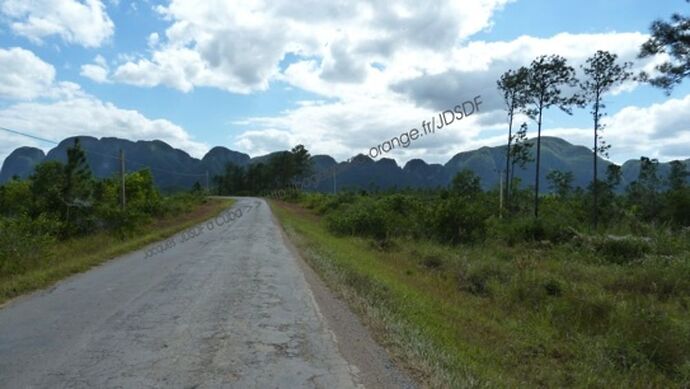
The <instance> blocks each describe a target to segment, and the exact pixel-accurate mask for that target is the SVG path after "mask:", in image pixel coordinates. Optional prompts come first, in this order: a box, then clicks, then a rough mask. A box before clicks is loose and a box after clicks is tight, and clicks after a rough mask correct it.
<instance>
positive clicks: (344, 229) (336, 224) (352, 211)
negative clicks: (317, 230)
mask: <svg viewBox="0 0 690 389" xmlns="http://www.w3.org/2000/svg"><path fill="white" fill-rule="evenodd" d="M392 216H393V215H390V214H389V213H388V212H386V210H385V209H383V208H382V207H380V206H379V205H378V204H377V202H376V201H374V200H372V199H371V198H362V199H360V200H359V201H357V202H356V203H354V204H349V205H348V206H346V207H342V208H338V209H336V210H334V211H331V212H330V213H328V214H327V215H326V216H325V221H326V227H327V228H328V229H329V230H330V231H331V232H333V233H336V234H341V235H343V234H344V235H357V236H363V237H369V238H374V239H376V240H377V241H385V240H387V239H388V238H389V237H390V235H391V230H392V220H391V218H392Z"/></svg>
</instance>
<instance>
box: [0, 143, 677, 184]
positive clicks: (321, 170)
mask: <svg viewBox="0 0 690 389" xmlns="http://www.w3.org/2000/svg"><path fill="white" fill-rule="evenodd" d="M74 138H76V137H70V138H66V139H64V140H62V141H61V142H60V143H59V144H58V145H57V146H56V147H54V148H53V149H51V150H49V151H48V153H47V154H44V153H43V151H42V150H40V149H38V148H34V147H19V148H17V149H15V150H14V151H13V152H12V153H10V155H9V156H8V157H7V158H6V159H5V161H4V162H3V164H2V168H1V169H0V183H4V182H6V181H8V180H10V179H11V178H12V177H13V176H15V175H16V176H19V177H20V178H26V177H28V176H29V175H30V174H31V173H32V171H33V169H34V167H35V166H36V165H37V164H38V163H41V162H43V161H50V160H57V161H61V162H64V161H65V160H66V150H67V148H68V147H70V146H71V145H72V144H73V142H74ZM78 138H79V140H80V142H81V144H82V147H83V148H84V149H85V150H86V155H87V161H88V163H89V166H90V167H91V170H92V172H93V173H94V175H95V176H96V177H99V178H103V177H110V176H112V175H113V174H116V173H118V172H119V168H120V165H119V150H120V149H122V150H123V151H124V153H125V161H126V166H125V168H126V170H127V171H134V170H138V169H141V168H143V167H149V168H151V171H152V173H153V176H154V180H155V182H156V185H158V186H159V187H160V188H161V189H167V190H176V189H185V188H190V187H191V186H192V185H194V184H195V183H196V182H199V183H200V184H202V185H204V184H205V183H206V182H205V181H206V178H207V172H208V176H209V177H213V176H214V175H218V174H221V173H222V171H223V169H224V167H225V165H226V164H227V163H233V164H235V165H238V166H247V165H249V164H254V163H262V162H263V163H266V162H267V161H268V160H269V159H270V157H271V156H272V155H274V154H276V153H279V152H281V151H276V152H272V153H269V154H266V155H260V156H256V157H251V156H249V155H248V154H245V153H242V152H238V151H234V150H231V149H228V148H226V147H223V146H216V147H213V148H212V149H211V150H209V151H208V152H207V153H206V154H205V155H204V156H203V157H202V158H201V159H198V158H195V157H192V156H190V155H189V154H188V153H187V152H185V151H184V150H181V149H177V148H174V147H172V146H171V145H169V144H167V143H165V142H163V141H161V140H151V141H142V140H139V141H131V140H128V139H121V138H115V137H103V138H100V139H98V138H95V137H91V136H78ZM505 148H506V146H505V145H502V146H492V147H490V146H482V147H480V148H478V149H475V150H466V151H461V152H459V153H457V154H455V155H454V156H453V157H452V158H450V159H449V160H448V161H447V162H446V163H445V164H438V163H432V164H429V163H427V162H426V161H424V160H423V159H420V158H416V159H412V160H409V161H408V162H407V163H405V165H404V166H400V165H398V163H397V161H395V160H394V159H392V158H381V159H378V160H372V159H371V158H369V157H368V156H364V155H359V156H356V157H355V158H365V159H367V160H368V161H367V162H366V163H352V162H347V161H345V162H337V161H336V160H335V159H334V158H333V157H331V156H329V155H323V154H322V155H314V156H312V158H311V161H312V163H313V171H314V173H315V174H317V175H318V176H319V177H324V179H323V180H322V181H321V182H318V183H317V185H316V187H315V188H314V189H315V190H319V191H332V190H333V182H332V181H333V179H332V178H331V176H332V174H329V173H328V172H329V171H330V170H332V169H333V167H334V166H339V169H338V170H337V174H336V185H337V188H358V189H392V188H404V187H413V188H434V187H443V186H447V185H448V184H449V183H450V182H451V180H452V178H453V177H454V176H455V174H457V172H459V171H460V170H463V169H469V170H472V171H473V172H474V173H475V174H477V175H478V176H479V177H480V178H481V181H482V186H483V187H484V188H485V189H488V188H491V187H494V186H495V185H497V184H498V178H499V175H500V174H501V172H502V171H503V169H504V168H505ZM684 162H685V164H686V165H687V166H689V167H690V159H687V160H685V161H684ZM541 163H542V167H543V168H542V169H541V172H540V179H541V180H542V182H544V185H543V187H544V190H545V191H548V184H547V181H546V175H547V174H548V173H549V171H551V170H554V169H556V170H561V171H572V172H573V175H574V182H573V185H574V186H575V187H586V186H587V185H588V184H589V183H590V182H591V173H592V172H591V163H592V153H591V151H590V149H588V148H587V147H586V146H581V145H574V144H571V143H569V142H568V141H566V140H564V139H561V138H557V137H548V136H544V137H542V161H541ZM611 163H612V162H610V161H607V160H605V159H602V158H599V174H600V177H604V174H605V172H606V168H607V166H608V165H610V164H611ZM621 166H622V171H623V182H622V183H621V187H624V186H625V185H627V184H629V183H630V182H631V181H633V180H634V179H636V177H637V172H638V171H639V160H629V161H626V162H625V163H623V164H622V165H621ZM668 171H669V166H668V163H660V164H659V173H660V175H661V176H664V175H666V174H668ZM515 177H516V178H519V179H520V180H521V181H522V182H523V183H524V184H525V185H526V184H529V183H530V182H532V181H533V180H534V163H533V162H532V163H529V164H527V165H526V166H525V168H524V169H520V168H516V171H515Z"/></svg>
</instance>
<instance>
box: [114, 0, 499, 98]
mask: <svg viewBox="0 0 690 389" xmlns="http://www.w3.org/2000/svg"><path fill="white" fill-rule="evenodd" d="M509 1H510V0H482V1H477V2H472V4H460V3H459V2H456V1H451V0H445V1H441V2H437V3H435V4H433V5H429V4H419V3H417V2H414V1H411V0H410V1H402V2H396V3H395V4H392V3H391V2H384V1H376V2H369V1H355V2H353V3H351V4H348V5H347V6H345V5H342V4H334V3H331V2H322V1H307V2H292V1H270V2H269V1H261V0H257V1H249V2H237V3H234V2H222V1H206V2H203V3H199V2H197V1H191V0H172V1H171V2H170V4H168V5H167V6H163V5H160V6H157V7H156V9H157V10H158V12H159V13H160V14H161V15H162V16H163V17H164V18H165V19H167V20H169V21H171V25H170V27H169V28H168V29H167V30H166V32H165V39H162V38H161V41H160V47H159V48H158V49H157V50H156V51H154V53H153V54H152V55H151V57H150V58H145V59H141V60H138V61H130V62H127V63H124V64H122V65H121V66H120V67H119V68H118V69H116V71H115V77H116V79H117V80H118V81H121V82H125V83H130V84H134V85H140V86H153V85H161V84H162V85H167V86H170V87H173V88H177V89H180V90H182V91H185V92H187V91H190V90H191V89H193V88H194V87H196V86H211V87H217V88H221V89H225V90H228V91H232V92H237V93H249V92H252V91H256V90H265V89H267V88H268V86H269V83H270V81H271V80H274V79H276V78H280V77H281V74H280V65H281V63H282V61H284V60H285V59H286V58H287V56H288V54H291V55H293V56H294V57H295V58H299V60H305V59H307V60H308V59H309V58H316V59H317V60H318V62H319V63H318V67H319V74H320V75H321V76H322V77H323V78H324V79H326V80H329V81H331V82H345V83H348V82H361V81H363V80H364V79H365V76H366V75H367V69H368V68H369V66H370V64H371V62H373V61H376V60H385V59H386V58H390V57H391V56H393V55H395V54H396V53H399V52H404V51H409V50H415V49H424V50H436V51H438V50H445V49H446V48H448V47H453V46H454V45H456V44H457V43H458V42H460V41H462V40H463V39H465V38H467V37H469V36H470V35H472V34H474V33H476V32H478V31H481V30H482V29H484V28H487V27H488V26H490V18H491V15H492V14H493V13H494V12H495V11H496V10H497V9H500V8H501V7H502V6H503V5H504V4H506V3H507V2H509ZM151 73H154V75H152V74H151Z"/></svg>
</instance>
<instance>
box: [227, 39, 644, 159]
mask: <svg viewBox="0 0 690 389" xmlns="http://www.w3.org/2000/svg"><path fill="white" fill-rule="evenodd" d="M645 39H646V36H645V35H644V34H640V33H605V34H565V33H564V34H558V35H555V36H553V37H550V38H533V37H527V36H523V37H519V38H517V39H515V40H512V41H497V42H482V41H479V42H470V43H468V44H466V45H459V46H457V47H455V48H453V49H449V50H446V51H442V52H428V53H426V54H425V55H420V56H413V55H411V53H407V52H399V53H397V54H395V55H394V56H393V58H391V59H387V60H385V61H384V63H385V66H383V67H371V68H369V69H368V70H367V78H366V81H365V82H361V83H357V82H355V83H342V82H338V83H335V82H331V81H330V80H325V79H324V77H323V74H322V71H323V67H322V66H321V65H320V64H319V63H318V61H315V60H308V61H299V62H296V63H293V64H291V65H290V66H288V67H287V68H286V69H285V71H284V72H283V74H282V80H284V81H285V82H288V83H290V84H292V85H294V86H296V87H299V88H301V89H305V90H309V91H311V92H314V93H317V94H320V95H323V96H328V97H330V98H331V99H330V100H329V101H328V102H325V103H322V104H318V105H315V106H303V105H301V106H298V107H297V108H295V109H293V110H289V111H287V112H283V113H280V114H278V115H276V116H274V117H262V118H247V120H245V123H244V124H245V125H248V126H249V127H250V130H249V132H247V133H246V134H247V135H245V134H242V135H240V136H239V137H238V141H240V140H241V142H238V143H237V146H240V147H248V148H247V150H249V151H253V148H252V147H249V146H252V145H254V143H251V142H248V141H247V139H248V138H251V139H260V138H261V134H262V131H263V130H270V131H281V134H283V136H282V138H281V139H290V140H292V141H293V143H297V140H299V142H303V143H305V144H307V145H309V146H311V150H312V151H313V152H316V153H330V154H333V155H336V156H338V157H341V158H346V157H349V156H351V155H354V154H357V153H362V152H366V150H368V147H371V146H372V145H373V144H376V143H377V142H380V141H384V140H387V139H390V138H391V137H393V136H396V135H399V134H400V133H402V132H403V131H406V130H409V129H410V128H413V127H418V126H419V123H420V122H421V120H423V119H427V118H429V117H431V116H432V115H434V114H437V113H438V112H440V111H442V110H445V109H448V108H452V107H453V106H455V105H456V104H458V103H460V102H462V101H465V100H468V99H471V98H473V97H474V96H476V95H481V97H482V101H483V104H482V107H481V109H482V111H481V112H480V113H479V114H476V115H474V116H473V117H472V118H471V120H466V121H464V122H461V123H456V124H453V125H452V126H451V127H450V128H448V131H447V132H443V133H437V134H436V135H434V136H432V137H429V138H428V139H427V138H425V139H424V140H422V141H420V142H416V143H414V144H413V146H410V148H408V149H402V150H396V152H395V153H394V155H393V154H391V155H390V156H391V157H394V158H396V159H398V161H403V162H404V161H406V160H409V159H411V158H415V157H419V156H420V155H423V156H424V158H425V159H426V160H429V161H433V162H445V161H447V160H448V159H449V158H450V157H452V156H453V155H454V154H455V153H457V152H458V151H461V150H468V149H471V148H475V147H481V146H484V145H487V144H488V145H499V144H503V143H504V142H505V139H504V138H505V135H504V134H503V132H504V131H505V128H506V116H505V112H504V111H503V102H502V98H501V96H500V94H499V93H498V92H497V90H496V80H497V79H498V78H499V77H500V74H501V73H503V72H505V71H506V70H507V69H510V68H517V67H519V66H522V65H525V66H527V65H529V64H530V62H531V61H532V60H533V59H534V58H535V57H536V56H538V55H542V54H552V53H556V54H561V55H563V56H565V57H566V58H567V59H568V61H569V62H570V64H571V65H572V66H574V67H576V68H579V65H580V64H582V63H584V62H585V60H586V58H587V57H588V56H591V55H592V54H593V53H594V51H596V50H598V49H601V50H609V51H612V52H615V53H617V54H618V55H619V56H620V59H621V60H631V59H633V58H634V57H635V55H636V54H637V50H638V49H639V45H640V43H641V42H643V41H644V40H645ZM636 66H637V67H643V66H647V65H646V64H645V63H644V62H638V63H637V65H636ZM635 87H636V85H628V86H627V89H628V90H630V89H632V88H635ZM524 120H526V121H528V119H526V118H524ZM530 124H531V123H530ZM641 125H642V124H641ZM589 132H590V131H589V130H588V129H586V128H584V129H560V130H553V131H552V132H551V134H553V135H562V136H563V137H565V139H567V140H570V141H571V142H576V143H578V144H589V143H591V142H590V139H589V138H590V135H589ZM287 133H289V134H291V137H287V136H286V135H285V134H287ZM611 134H612V136H613V137H615V132H614V131H613V130H611ZM611 141H612V143H614V142H617V138H615V139H611ZM646 145H647V147H649V144H648V143H647V144H646ZM287 146H288V145H285V147H287ZM631 155H634V154H631V153H626V154H620V153H619V154H615V153H614V154H613V156H614V157H624V156H631Z"/></svg>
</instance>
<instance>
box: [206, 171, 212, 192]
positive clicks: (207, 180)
mask: <svg viewBox="0 0 690 389" xmlns="http://www.w3.org/2000/svg"><path fill="white" fill-rule="evenodd" d="M206 193H207V194H209V193H211V192H209V191H208V170H206Z"/></svg>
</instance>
